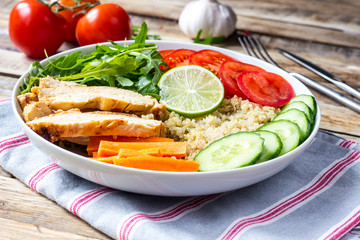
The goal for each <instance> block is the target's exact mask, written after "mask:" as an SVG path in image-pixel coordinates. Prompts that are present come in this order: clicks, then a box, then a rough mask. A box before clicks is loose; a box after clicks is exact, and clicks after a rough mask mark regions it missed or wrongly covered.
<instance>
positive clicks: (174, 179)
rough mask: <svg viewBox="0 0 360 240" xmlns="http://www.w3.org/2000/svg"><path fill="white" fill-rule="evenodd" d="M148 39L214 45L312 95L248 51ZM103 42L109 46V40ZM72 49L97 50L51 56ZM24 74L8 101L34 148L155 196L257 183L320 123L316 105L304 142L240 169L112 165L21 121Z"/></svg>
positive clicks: (95, 177) (66, 165) (111, 183)
mask: <svg viewBox="0 0 360 240" xmlns="http://www.w3.org/2000/svg"><path fill="white" fill-rule="evenodd" d="M148 42H152V43H155V44H157V45H158V47H159V49H158V50H165V49H180V48H186V49H192V50H197V51H198V50H203V49H211V50H215V51H218V52H221V53H224V54H226V55H228V56H230V57H232V58H234V59H237V60H239V61H242V62H245V63H248V64H253V65H256V66H258V67H261V68H263V69H265V70H267V71H269V72H273V73H276V74H279V75H281V76H282V77H283V78H285V79H286V80H287V81H288V82H289V83H290V85H291V86H292V87H293V89H294V92H295V95H300V94H308V95H312V93H311V92H310V90H309V89H308V88H307V87H306V86H305V85H303V84H302V83H301V82H300V81H298V80H297V79H295V78H294V77H292V76H291V75H289V74H288V73H286V72H285V71H283V70H281V69H279V68H277V67H275V66H273V65H270V64H268V63H266V62H264V61H261V60H259V59H256V58H253V57H250V56H248V55H244V54H241V53H238V52H234V51H231V50H228V49H223V48H219V47H215V46H208V45H201V44H194V43H181V42H171V41H162V40H161V41H156V40H153V41H148ZM116 43H118V44H120V45H122V44H124V42H123V41H120V42H116ZM127 43H131V41H127ZM103 44H108V45H111V43H103ZM75 51H81V52H82V53H83V54H88V53H91V52H93V51H95V45H89V46H84V47H79V48H75V49H71V50H68V51H64V52H61V53H59V54H56V55H54V56H52V57H50V58H49V59H50V60H52V59H55V58H57V57H60V56H63V55H68V54H71V53H73V52H75ZM48 62H49V61H48V60H43V61H41V64H42V65H46V64H48ZM27 76H28V73H24V74H23V75H22V76H21V77H20V79H19V80H18V82H17V83H16V85H15V87H14V90H13V94H12V106H13V111H14V113H15V116H16V118H17V120H18V122H19V124H20V126H21V128H22V129H23V131H24V132H25V133H26V135H27V136H28V137H29V139H30V140H31V142H32V143H33V145H34V147H36V148H38V149H39V150H40V151H42V152H44V153H45V154H46V155H47V156H48V157H49V159H51V160H52V161H54V162H55V163H57V164H58V165H59V166H60V167H62V168H63V169H65V170H67V171H69V172H71V173H73V174H75V175H78V176H80V177H82V178H84V179H87V180H89V181H92V182H95V183H98V184H101V185H104V186H108V187H111V188H114V189H118V190H123V191H128V192H133V193H140V194H150V195H159V196H195V195H204V194H214V193H220V192H226V191H231V190H235V189H239V188H242V187H245V186H249V185H252V184H255V183H258V182H260V181H262V180H264V179H267V178H269V177H271V176H273V175H274V174H276V173H278V172H279V171H281V170H283V169H284V168H285V167H286V166H288V165H289V164H291V163H292V162H293V160H294V159H295V158H296V157H297V156H298V155H299V154H301V153H302V152H303V151H304V150H305V149H306V148H307V147H308V146H309V145H310V144H311V142H312V141H313V139H314V138H315V135H316V133H317V131H318V129H319V125H320V110H319V108H318V106H317V115H316V119H315V123H314V126H313V129H312V132H311V134H310V136H309V137H308V138H307V139H306V140H305V141H304V142H303V143H301V144H300V145H299V146H298V147H296V148H295V149H293V150H292V151H290V152H288V153H286V154H284V155H282V156H280V157H277V158H274V159H272V160H269V161H266V162H263V163H259V164H255V165H250V166H246V167H242V168H237V169H231V170H221V171H212V172H165V171H150V170H142V169H135V168H128V167H122V166H116V165H111V164H108V163H103V162H99V161H95V160H92V159H90V158H87V157H84V156H82V155H79V154H76V153H74V152H72V151H68V150H66V149H64V148H61V147H59V146H57V145H55V144H53V143H51V142H49V141H47V140H45V139H44V138H42V137H41V136H39V135H38V134H36V133H35V132H34V131H32V130H31V129H30V128H29V127H28V126H27V125H26V124H25V122H24V120H23V119H22V117H21V113H22V109H21V106H20V104H19V102H18V100H17V95H19V94H20V87H21V86H22V85H23V81H24V78H26V77H27ZM298 164H299V163H298Z"/></svg>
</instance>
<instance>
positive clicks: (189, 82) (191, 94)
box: [159, 65, 224, 118]
mask: <svg viewBox="0 0 360 240" xmlns="http://www.w3.org/2000/svg"><path fill="white" fill-rule="evenodd" d="M159 87H160V96H161V100H160V102H161V103H163V104H165V105H166V108H167V109H168V110H169V111H174V112H176V113H178V114H180V115H182V116H185V117H188V118H196V117H201V116H204V115H206V114H209V113H211V112H213V111H215V110H216V109H218V108H219V107H220V105H221V103H222V102H223V100H224V86H223V85H222V83H221V81H220V79H219V78H218V77H217V76H216V75H215V74H213V73H212V72H211V71H209V70H207V69H206V68H203V67H200V66H197V65H186V66H181V67H176V68H173V69H171V70H169V71H167V72H166V73H165V74H164V75H163V76H162V77H161V79H160V81H159Z"/></svg>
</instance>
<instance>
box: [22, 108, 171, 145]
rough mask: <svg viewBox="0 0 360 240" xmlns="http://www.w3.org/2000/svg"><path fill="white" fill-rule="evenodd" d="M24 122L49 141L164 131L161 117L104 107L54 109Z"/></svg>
mask: <svg viewBox="0 0 360 240" xmlns="http://www.w3.org/2000/svg"><path fill="white" fill-rule="evenodd" d="M26 124H27V125H28V126H29V127H30V128H31V129H32V130H34V131H35V132H36V133H38V134H39V135H41V136H42V137H44V138H45V139H47V140H49V141H51V142H55V141H57V140H58V139H59V138H62V137H82V136H103V135H118V136H127V137H159V136H164V135H165V126H164V124H163V123H162V122H161V121H158V120H152V119H142V118H139V117H137V116H134V115H130V114H125V113H116V112H104V111H95V112H81V111H80V110H78V109H72V110H69V111H58V112H56V113H55V114H51V115H49V116H45V117H41V118H36V119H34V120H32V121H30V122H27V123H26Z"/></svg>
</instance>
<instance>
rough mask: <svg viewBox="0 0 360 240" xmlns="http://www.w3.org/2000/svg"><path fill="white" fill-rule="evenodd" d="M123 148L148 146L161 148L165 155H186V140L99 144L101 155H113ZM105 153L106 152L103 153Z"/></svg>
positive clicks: (137, 148)
mask: <svg viewBox="0 0 360 240" xmlns="http://www.w3.org/2000/svg"><path fill="white" fill-rule="evenodd" d="M121 148H128V149H132V150H142V149H146V148H159V149H160V152H161V154H162V155H163V156H165V157H172V156H175V157H177V158H180V157H185V155H186V142H109V141H101V142H100V145H99V151H98V153H99V156H102V157H105V156H111V155H112V154H113V153H114V152H116V154H118V152H119V150H120V149H121ZM101 153H104V154H101Z"/></svg>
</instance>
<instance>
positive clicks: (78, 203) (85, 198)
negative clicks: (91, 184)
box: [69, 188, 115, 216]
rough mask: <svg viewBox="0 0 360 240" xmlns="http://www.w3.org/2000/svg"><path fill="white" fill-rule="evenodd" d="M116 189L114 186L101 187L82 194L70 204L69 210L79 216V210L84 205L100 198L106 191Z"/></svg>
mask: <svg viewBox="0 0 360 240" xmlns="http://www.w3.org/2000/svg"><path fill="white" fill-rule="evenodd" d="M113 191H115V190H114V189H112V188H101V189H95V190H91V191H88V192H86V193H84V194H81V196H79V197H77V198H76V199H75V200H74V201H73V202H72V203H71V205H70V208H69V211H70V212H72V213H74V214H76V215H77V216H79V211H80V209H81V208H82V207H84V206H85V205H87V204H89V203H90V202H92V201H93V200H95V199H97V198H99V197H100V196H103V195H104V194H106V193H110V192H113Z"/></svg>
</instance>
